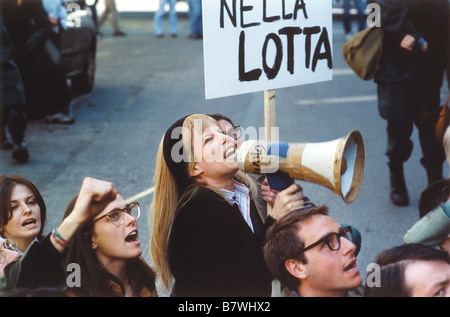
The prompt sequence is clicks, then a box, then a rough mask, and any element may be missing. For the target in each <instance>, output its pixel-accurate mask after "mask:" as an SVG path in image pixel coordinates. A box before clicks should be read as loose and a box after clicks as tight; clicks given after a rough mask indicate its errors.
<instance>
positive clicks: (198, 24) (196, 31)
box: [188, 0, 203, 35]
mask: <svg viewBox="0 0 450 317" xmlns="http://www.w3.org/2000/svg"><path fill="white" fill-rule="evenodd" d="M188 4H189V20H190V30H191V34H193V35H203V26H202V1H201V0H188Z"/></svg>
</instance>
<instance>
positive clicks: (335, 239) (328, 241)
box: [302, 226, 353, 253]
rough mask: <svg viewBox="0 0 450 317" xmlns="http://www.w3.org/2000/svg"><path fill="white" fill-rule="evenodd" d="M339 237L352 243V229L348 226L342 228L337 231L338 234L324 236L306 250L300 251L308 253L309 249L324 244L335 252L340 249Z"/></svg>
mask: <svg viewBox="0 0 450 317" xmlns="http://www.w3.org/2000/svg"><path fill="white" fill-rule="evenodd" d="M341 237H344V238H345V239H347V240H348V241H351V242H353V232H352V228H351V227H350V226H347V227H343V228H341V229H340V230H339V232H331V233H329V234H327V235H325V236H324V237H323V238H321V239H319V240H317V241H316V242H314V243H313V244H310V245H309V246H307V247H306V248H304V249H303V250H302V253H303V252H306V251H308V250H309V249H312V248H314V247H315V246H318V245H319V244H321V243H325V245H327V246H328V247H329V248H330V250H332V251H337V250H339V249H340V248H341Z"/></svg>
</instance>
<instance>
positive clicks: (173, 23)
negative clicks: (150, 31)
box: [153, 0, 178, 35]
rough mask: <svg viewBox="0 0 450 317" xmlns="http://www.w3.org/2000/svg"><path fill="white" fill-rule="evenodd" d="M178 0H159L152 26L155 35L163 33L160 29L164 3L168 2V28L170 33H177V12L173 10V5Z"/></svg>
mask: <svg viewBox="0 0 450 317" xmlns="http://www.w3.org/2000/svg"><path fill="white" fill-rule="evenodd" d="M177 1H178V0H159V9H158V11H157V12H156V13H155V19H154V22H153V28H154V30H155V34H156V35H161V34H163V30H162V19H163V16H164V14H165V13H166V11H165V6H166V3H168V4H169V6H170V9H169V29H170V34H173V35H176V34H177V33H178V24H177V12H176V11H175V5H176V4H177Z"/></svg>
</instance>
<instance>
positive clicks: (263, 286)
mask: <svg viewBox="0 0 450 317" xmlns="http://www.w3.org/2000/svg"><path fill="white" fill-rule="evenodd" d="M235 150H236V148H235V142H234V139H233V138H231V137H229V136H227V135H226V134H224V133H223V131H222V129H221V127H220V125H219V124H218V122H217V121H216V120H214V119H212V118H211V117H209V116H206V115H201V114H197V115H190V116H187V117H184V118H181V119H179V120H178V121H177V122H175V123H174V124H173V125H172V126H171V127H170V128H169V129H168V130H167V131H166V133H165V136H164V137H163V139H162V141H161V143H160V147H159V150H158V156H157V162H156V173H155V193H154V199H153V204H152V207H151V216H152V217H149V219H151V221H152V222H151V223H150V224H151V244H150V250H151V254H152V257H153V261H154V264H155V266H156V270H157V271H158V273H159V275H160V282H161V283H162V287H163V289H165V290H167V291H169V290H170V288H171V286H172V282H173V279H174V285H173V288H172V295H173V296H270V293H271V280H272V277H271V275H270V273H269V271H268V270H267V268H266V265H265V263H264V258H263V253H262V247H263V245H264V241H265V232H266V230H267V228H268V227H269V226H270V225H271V224H273V222H274V220H275V219H278V218H279V217H281V216H282V215H284V214H286V213H287V212H289V211H291V210H294V209H298V208H301V207H302V206H303V200H302V194H301V193H300V192H299V190H300V186H299V185H292V186H291V187H289V188H288V189H286V190H284V191H282V192H280V193H279V194H278V196H277V199H276V201H275V204H274V208H273V210H272V213H271V215H270V216H269V217H268V219H267V220H266V222H265V223H263V222H262V220H261V218H260V217H259V215H258V212H257V210H256V205H255V203H254V195H255V193H256V185H255V183H254V181H253V180H252V179H251V178H250V177H248V176H246V175H245V174H244V173H242V172H240V171H239V169H238V165H237V162H236V161H235V159H234V152H235Z"/></svg>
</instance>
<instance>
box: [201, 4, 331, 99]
mask: <svg viewBox="0 0 450 317" xmlns="http://www.w3.org/2000/svg"><path fill="white" fill-rule="evenodd" d="M202 2H203V51H204V66H205V96H206V99H211V98H218V97H225V96H231V95H238V94H243V93H250V92H255V91H263V90H269V89H277V88H283V87H291V86H297V85H304V84H309V83H315V82H322V81H327V80H331V79H332V68H333V59H332V52H333V46H332V36H333V30H332V26H333V22H332V0H203V1H202Z"/></svg>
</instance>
